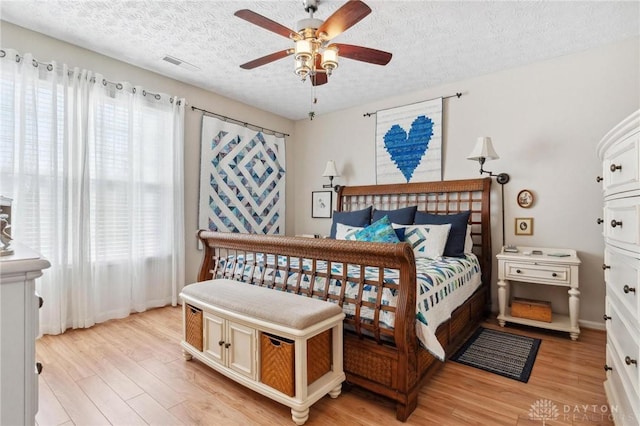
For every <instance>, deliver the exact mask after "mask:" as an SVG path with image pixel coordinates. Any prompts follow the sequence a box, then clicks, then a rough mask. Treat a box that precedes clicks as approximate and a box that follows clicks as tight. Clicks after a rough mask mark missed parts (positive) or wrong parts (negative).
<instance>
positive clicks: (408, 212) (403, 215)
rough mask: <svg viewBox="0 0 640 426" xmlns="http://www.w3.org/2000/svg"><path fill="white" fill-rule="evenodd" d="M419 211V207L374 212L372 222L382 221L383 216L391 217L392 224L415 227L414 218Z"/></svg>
mask: <svg viewBox="0 0 640 426" xmlns="http://www.w3.org/2000/svg"><path fill="white" fill-rule="evenodd" d="M416 210H418V206H411V207H404V208H402V209H396V210H374V211H373V217H371V222H375V221H378V220H380V219H382V217H383V216H387V217H389V221H390V222H391V223H397V224H399V225H413V218H414V216H415V214H416Z"/></svg>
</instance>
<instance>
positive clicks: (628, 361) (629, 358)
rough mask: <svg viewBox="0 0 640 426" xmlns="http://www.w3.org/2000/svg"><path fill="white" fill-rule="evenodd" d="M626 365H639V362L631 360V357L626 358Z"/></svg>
mask: <svg viewBox="0 0 640 426" xmlns="http://www.w3.org/2000/svg"><path fill="white" fill-rule="evenodd" d="M624 363H625V364H627V365H631V364H634V365H638V360H636V359H633V358H631V357H630V356H625V357H624Z"/></svg>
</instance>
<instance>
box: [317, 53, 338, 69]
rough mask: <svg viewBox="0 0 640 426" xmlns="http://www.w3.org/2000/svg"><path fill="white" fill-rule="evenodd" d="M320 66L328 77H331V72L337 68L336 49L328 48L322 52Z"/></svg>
mask: <svg viewBox="0 0 640 426" xmlns="http://www.w3.org/2000/svg"><path fill="white" fill-rule="evenodd" d="M320 66H321V67H322V68H323V69H324V70H325V71H326V72H327V74H328V75H331V72H332V71H333V70H335V69H336V68H338V48H337V47H335V46H329V47H327V48H326V49H325V50H324V52H322V62H320Z"/></svg>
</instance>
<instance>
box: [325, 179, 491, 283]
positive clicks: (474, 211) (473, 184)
mask: <svg viewBox="0 0 640 426" xmlns="http://www.w3.org/2000/svg"><path fill="white" fill-rule="evenodd" d="M490 190H491V178H490V177H486V178H480V179H463V180H449V181H435V182H417V183H402V184H387V185H364V186H341V187H340V188H339V189H338V203H337V210H338V211H354V210H360V209H364V208H366V207H368V206H373V207H374V208H375V209H378V210H394V209H398V208H402V207H409V206H416V205H417V206H418V211H422V212H427V213H431V214H454V213H460V212H463V211H467V210H470V211H471V215H470V217H469V220H470V222H471V237H472V238H473V252H474V253H475V254H476V255H477V256H478V259H479V260H480V265H481V267H482V281H483V283H485V284H486V285H490V284H491V265H492V258H491V256H492V254H491V192H490Z"/></svg>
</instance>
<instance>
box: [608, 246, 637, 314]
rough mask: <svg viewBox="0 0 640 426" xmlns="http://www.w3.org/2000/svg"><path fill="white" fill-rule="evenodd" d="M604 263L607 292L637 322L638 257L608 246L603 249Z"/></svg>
mask: <svg viewBox="0 0 640 426" xmlns="http://www.w3.org/2000/svg"><path fill="white" fill-rule="evenodd" d="M604 263H605V265H606V267H607V269H605V273H604V280H605V282H606V284H607V294H613V295H615V299H616V300H619V301H620V305H621V306H622V308H624V309H625V310H626V311H627V312H628V316H629V317H630V319H632V320H634V321H636V324H637V322H638V320H639V318H640V301H639V299H640V297H639V295H638V293H639V292H640V287H639V286H638V281H639V277H640V259H638V258H636V257H634V256H631V255H629V254H627V253H625V252H623V251H622V250H618V249H616V248H615V247H610V246H608V247H606V248H605V251H604Z"/></svg>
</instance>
